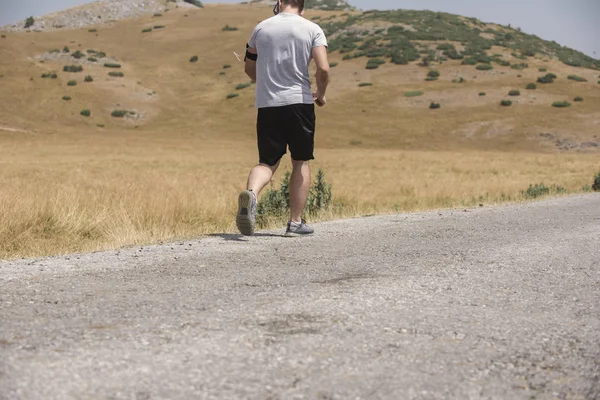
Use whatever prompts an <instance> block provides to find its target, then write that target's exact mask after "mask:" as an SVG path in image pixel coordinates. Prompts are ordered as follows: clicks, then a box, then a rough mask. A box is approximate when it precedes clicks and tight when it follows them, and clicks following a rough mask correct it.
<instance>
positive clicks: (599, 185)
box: [592, 172, 600, 192]
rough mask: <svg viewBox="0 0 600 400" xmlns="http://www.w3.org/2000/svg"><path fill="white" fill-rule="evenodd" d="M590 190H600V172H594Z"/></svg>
mask: <svg viewBox="0 0 600 400" xmlns="http://www.w3.org/2000/svg"><path fill="white" fill-rule="evenodd" d="M592 190H593V191H594V192H600V172H598V173H597V174H596V176H595V177H594V183H593V185H592Z"/></svg>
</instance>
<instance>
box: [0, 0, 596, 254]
mask: <svg viewBox="0 0 600 400" xmlns="http://www.w3.org/2000/svg"><path fill="white" fill-rule="evenodd" d="M185 14H188V17H185V16H184V15H185ZM313 14H314V13H313ZM319 14H323V15H326V14H327V13H323V12H320V13H319ZM267 16H268V9H267V8H265V7H258V6H250V5H247V6H240V5H237V6H208V7H207V8H205V9H203V10H185V11H183V10H171V11H169V12H168V13H165V14H164V16H163V17H161V19H160V24H162V25H166V28H165V29H162V30H158V31H155V32H151V33H147V34H142V33H141V30H142V29H143V28H144V27H147V26H151V25H152V24H153V23H155V22H156V21H155V20H156V18H152V17H142V18H140V19H135V20H130V21H122V22H119V23H116V24H115V25H114V26H113V27H111V28H106V27H100V28H99V33H98V36H96V34H94V33H89V32H88V31H87V29H82V30H78V31H59V32H51V33H30V34H26V33H23V34H8V37H7V38H6V39H0V75H3V77H2V78H0V85H1V90H0V258H12V257H25V256H35V255H46V254H59V253H65V252H73V251H88V250H99V249H106V248H114V247H118V246H125V245H132V244H140V243H151V242H158V241H167V240H174V239H176V238H184V237H195V236H199V235H202V234H207V233H214V232H233V231H234V223H233V221H234V218H233V217H234V213H235V201H236V195H237V192H238V191H239V190H240V189H241V188H243V185H244V182H245V179H246V174H247V172H248V169H249V168H250V167H251V166H252V165H253V163H254V162H255V161H256V149H255V139H254V135H255V133H254V119H255V113H256V112H255V110H254V108H253V107H252V105H253V91H252V88H247V89H244V90H241V91H240V92H239V93H240V94H241V95H240V97H238V98H236V99H233V100H226V99H225V96H226V94H227V93H229V92H233V91H234V87H235V86H236V85H237V84H238V83H244V82H247V81H248V79H247V77H245V76H244V74H243V71H242V64H241V63H238V62H237V60H236V59H235V58H234V56H233V51H237V52H238V53H241V52H242V51H243V48H244V43H245V41H246V40H247V36H248V35H249V32H250V31H251V29H252V27H253V26H254V24H255V23H256V22H257V21H258V20H260V19H262V18H265V17H267ZM225 24H229V25H233V26H237V27H238V29H239V30H238V31H237V32H223V31H221V27H222V26H224V25H225ZM71 42H74V43H71ZM79 44H81V46H79ZM64 45H69V46H70V47H71V49H72V50H75V49H81V50H82V51H84V50H86V49H90V48H91V49H96V50H103V51H106V52H107V53H108V55H109V56H111V57H114V58H115V59H116V60H118V61H119V62H120V63H121V64H122V65H123V68H122V71H123V72H124V73H125V78H120V79H119V78H110V77H108V76H107V75H106V74H107V72H108V71H107V70H106V68H103V67H101V66H85V68H86V70H85V71H84V72H83V73H81V74H67V73H63V72H61V71H62V65H64V63H61V62H56V61H46V62H45V63H39V61H38V60H36V59H35V57H36V56H38V55H40V54H42V53H44V52H46V51H48V50H50V49H52V48H62V47H63V46H64ZM195 54H197V55H198V56H199V58H200V60H199V62H198V63H190V62H189V58H190V57H191V56H192V55H195ZM340 58H341V57H340V55H339V54H334V55H332V61H338V62H339V65H338V66H337V67H336V68H334V69H333V70H332V86H331V91H330V93H329V96H328V98H329V101H330V105H328V107H327V108H325V109H322V110H319V113H318V121H319V122H318V123H319V127H318V133H317V135H318V140H317V147H318V149H317V158H318V159H317V161H316V162H315V163H314V170H316V168H319V167H320V168H323V169H324V170H325V172H326V176H327V180H328V181H330V182H331V183H332V184H333V191H334V196H335V202H336V204H337V205H338V206H337V207H336V208H334V210H333V211H331V212H330V213H328V214H326V215H322V216H320V217H319V218H337V217H352V216H360V215H365V214H372V213H386V212H394V211H412V210H423V209H431V208H438V207H457V206H472V205H477V204H479V203H480V202H483V203H485V204H491V203H495V202H499V201H501V199H502V195H503V194H504V195H505V196H504V199H506V198H510V199H513V200H519V193H520V191H521V190H523V189H526V188H527V187H528V186H529V184H532V183H539V182H544V183H546V184H547V185H550V184H558V185H562V186H565V187H566V188H568V189H570V190H572V191H578V190H580V189H581V187H582V186H583V185H585V184H591V181H592V179H593V175H594V174H595V173H596V172H598V171H600V161H599V158H600V157H599V155H598V153H597V152H596V153H577V152H570V153H568V152H567V153H560V152H558V151H557V149H556V146H555V145H554V144H553V143H551V142H548V141H545V140H542V139H541V138H540V137H539V133H542V132H553V133H555V134H557V135H558V136H560V137H561V138H564V139H570V140H573V141H575V142H578V143H579V142H583V141H588V140H596V139H597V136H598V133H599V131H600V129H599V128H600V113H599V112H598V110H600V85H597V84H596V83H595V82H596V80H595V79H594V78H595V75H597V73H595V72H594V71H588V70H577V71H575V72H573V71H574V69H573V68H570V67H567V66H564V65H560V64H558V63H557V62H555V61H549V62H544V61H542V60H535V61H531V62H530V66H531V68H529V69H527V70H524V71H514V70H510V69H509V68H499V67H498V68H496V70H495V71H491V72H479V71H476V70H475V69H474V68H473V67H464V66H460V65H458V63H447V64H444V65H443V66H441V67H440V68H439V70H440V71H441V73H442V77H441V79H440V80H439V81H437V82H424V80H423V79H424V77H425V75H426V69H423V68H421V67H418V66H416V65H411V66H406V67H398V66H392V65H384V66H382V67H381V68H380V69H378V70H374V71H367V70H365V68H364V66H365V63H366V60H365V59H360V60H353V61H341V59H340ZM224 64H232V68H230V69H227V70H224V71H225V72H226V75H224V76H220V75H219V72H220V71H222V70H223V69H222V67H223V65H224ZM538 64H539V65H538ZM538 66H546V67H548V68H549V70H550V71H552V72H555V73H557V75H559V77H561V78H563V79H559V81H557V83H555V84H552V85H547V86H543V87H540V89H538V90H537V91H534V92H528V91H525V90H524V89H523V88H524V86H525V84H526V83H527V82H530V81H534V80H535V78H536V77H537V76H538V75H541V73H539V72H538V71H537V68H538ZM46 71H57V72H58V74H59V78H58V79H57V80H47V79H40V78H39V76H40V75H41V73H42V72H46ZM502 72H504V74H502ZM571 73H576V74H577V75H582V76H586V77H587V78H588V80H589V81H590V82H588V83H574V82H571V81H567V80H566V79H564V76H566V75H567V74H571ZM87 74H90V75H92V76H93V77H94V82H92V83H83V82H82V81H83V76H85V75H87ZM518 74H521V75H523V77H522V78H518V77H517V75H518ZM458 75H462V76H464V77H465V78H466V79H467V83H464V84H460V85H458V84H453V83H451V80H452V79H454V78H456V77H457V76H458ZM73 77H76V79H77V80H78V81H79V85H78V86H76V87H72V88H71V87H67V86H66V82H67V80H69V79H73ZM30 78H33V80H30ZM363 81H369V82H373V84H374V86H372V87H366V88H359V87H358V83H359V82H363ZM515 88H519V89H521V93H522V96H521V98H520V99H519V100H520V104H518V105H516V106H513V107H512V108H501V107H499V106H498V103H499V101H500V99H502V98H504V97H505V96H506V93H508V90H510V89H515ZM409 90H423V91H424V92H425V94H424V95H423V96H421V97H417V98H406V97H405V96H404V93H405V92H406V91H409ZM480 91H484V92H487V93H488V95H487V96H486V97H485V98H480V97H479V96H478V93H479V92H480ZM64 95H69V96H71V97H72V98H73V100H72V101H71V102H65V101H62V100H61V98H62V96H64ZM576 95H581V96H583V97H584V98H585V101H584V102H583V103H581V104H577V107H572V108H571V109H563V110H556V109H552V108H551V107H549V105H550V103H551V102H552V101H554V100H563V99H572V98H573V97H574V96H576ZM431 101H440V102H441V103H442V108H441V109H440V110H436V111H431V110H429V109H428V105H429V102H431ZM83 108H87V109H90V110H91V112H92V116H91V117H89V118H85V117H81V116H80V115H79V111H80V110H81V109H83ZM113 109H126V110H133V111H135V112H136V113H137V114H138V115H141V116H143V118H141V119H126V120H118V119H114V118H112V117H111V116H110V112H111V111H112V110H113ZM99 124H100V125H104V127H98V126H97V125H99ZM3 127H4V129H3ZM7 128H10V130H7ZM15 129H16V130H15ZM281 176H282V174H281V173H280V174H278V177H277V178H276V181H277V182H278V181H279V179H280V177H281Z"/></svg>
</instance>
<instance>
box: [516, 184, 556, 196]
mask: <svg viewBox="0 0 600 400" xmlns="http://www.w3.org/2000/svg"><path fill="white" fill-rule="evenodd" d="M566 192H567V190H566V189H565V188H564V187H562V186H557V185H552V186H550V187H548V186H546V185H544V184H543V183H538V184H535V185H529V188H527V190H523V191H522V192H521V195H522V196H523V197H524V198H526V199H536V198H538V197H542V196H548V195H549V194H564V193H566Z"/></svg>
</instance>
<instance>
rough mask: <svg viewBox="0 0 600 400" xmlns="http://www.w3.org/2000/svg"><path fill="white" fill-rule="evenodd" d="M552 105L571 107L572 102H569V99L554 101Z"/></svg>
mask: <svg viewBox="0 0 600 400" xmlns="http://www.w3.org/2000/svg"><path fill="white" fill-rule="evenodd" d="M552 107H556V108H565V107H571V103H569V102H568V101H555V102H554V103H552Z"/></svg>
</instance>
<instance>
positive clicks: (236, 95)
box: [227, 93, 239, 100]
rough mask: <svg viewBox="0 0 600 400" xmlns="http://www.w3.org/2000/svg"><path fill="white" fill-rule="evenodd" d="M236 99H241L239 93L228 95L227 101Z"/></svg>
mask: <svg viewBox="0 0 600 400" xmlns="http://www.w3.org/2000/svg"><path fill="white" fill-rule="evenodd" d="M236 97H239V93H229V94H228V95H227V100H229V99H234V98H236Z"/></svg>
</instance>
